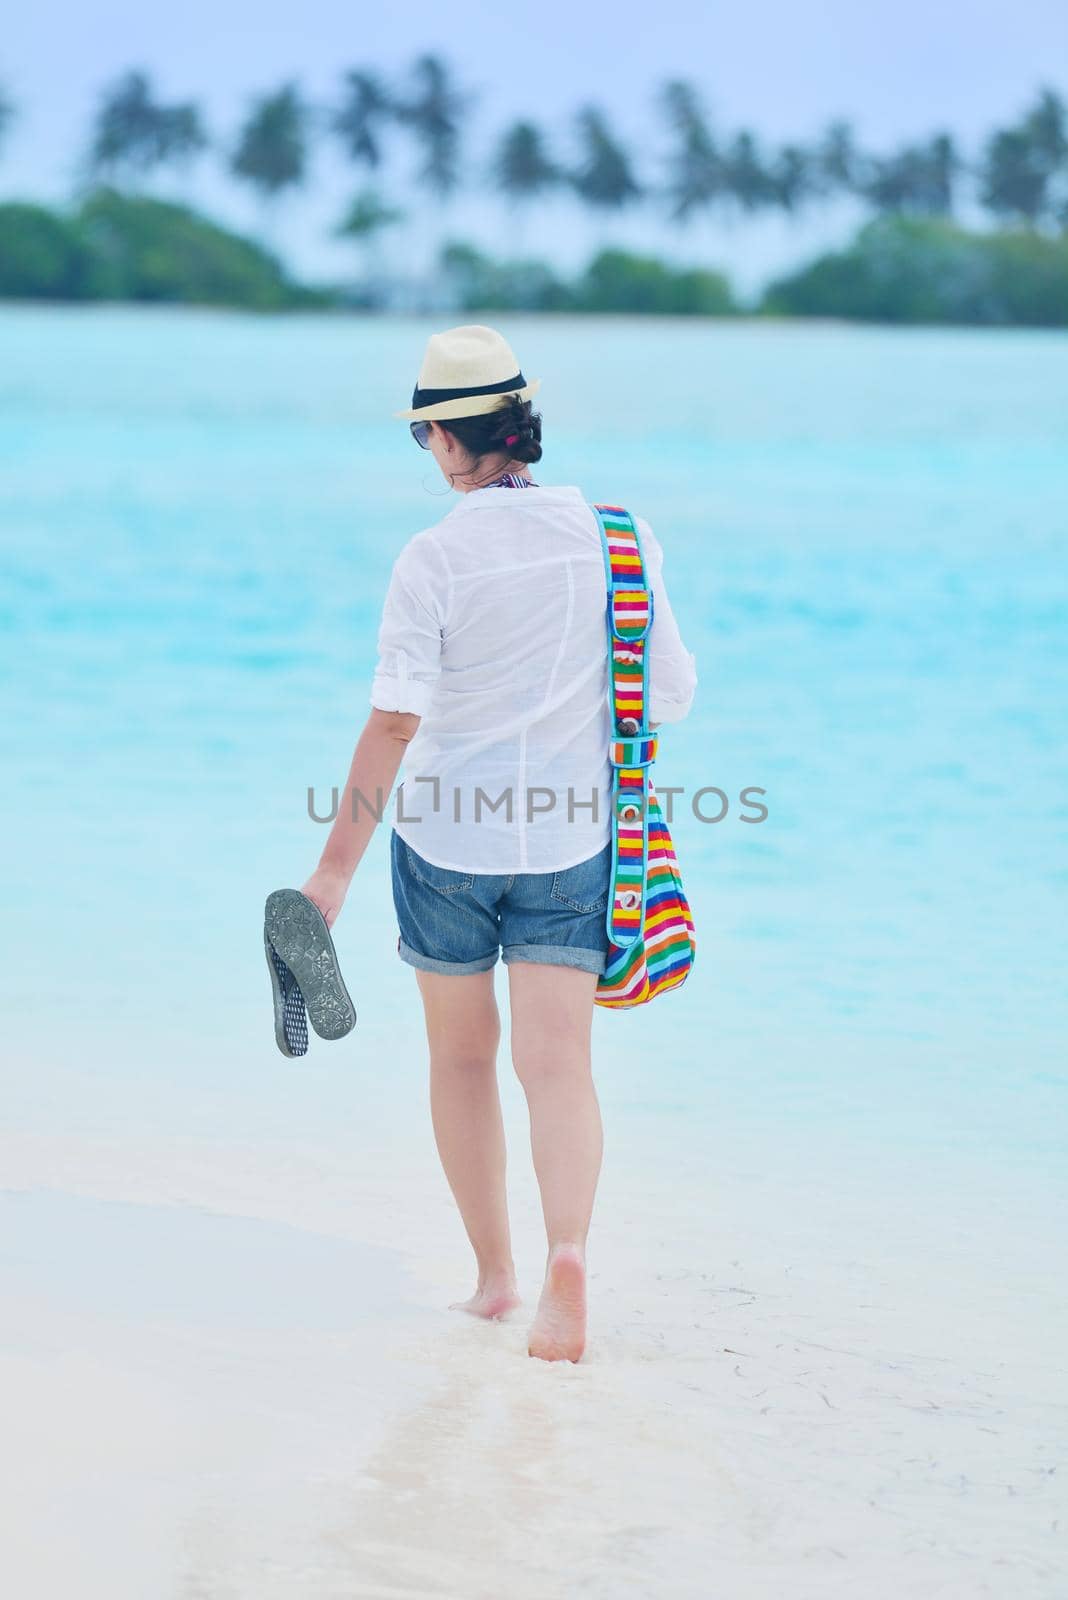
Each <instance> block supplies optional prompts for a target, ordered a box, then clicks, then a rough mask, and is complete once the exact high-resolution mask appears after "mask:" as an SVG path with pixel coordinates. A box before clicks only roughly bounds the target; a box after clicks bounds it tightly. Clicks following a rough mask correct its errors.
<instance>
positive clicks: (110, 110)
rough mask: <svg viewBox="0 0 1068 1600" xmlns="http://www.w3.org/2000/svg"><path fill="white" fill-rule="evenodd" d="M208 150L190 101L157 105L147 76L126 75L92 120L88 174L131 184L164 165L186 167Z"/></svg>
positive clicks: (115, 85) (102, 101)
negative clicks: (118, 178)
mask: <svg viewBox="0 0 1068 1600" xmlns="http://www.w3.org/2000/svg"><path fill="white" fill-rule="evenodd" d="M206 144H207V135H206V134H205V132H204V128H203V124H202V122H201V118H200V112H199V110H198V109H197V107H196V106H195V105H194V104H193V102H192V101H186V102H184V103H181V104H178V105H172V106H165V105H161V104H160V103H159V102H158V101H156V99H155V98H154V96H153V92H152V84H151V81H150V79H149V77H148V74H147V73H145V72H139V71H132V72H127V73H126V74H125V75H124V76H123V77H121V78H120V79H119V80H118V81H117V82H116V83H114V84H113V85H112V86H111V88H110V89H108V90H106V91H105V93H104V95H103V98H102V100H101V103H100V107H99V109H98V111H97V114H96V120H95V123H94V128H93V139H92V144H91V146H90V151H89V168H90V171H91V172H92V173H93V174H95V175H97V176H107V177H110V178H114V177H116V176H117V175H119V174H122V173H125V175H126V177H127V178H128V179H129V178H131V177H133V176H135V175H137V174H140V175H142V176H144V175H146V174H147V173H149V172H150V171H152V169H153V168H155V167H159V166H164V165H167V164H168V163H176V164H182V163H184V162H188V161H189V160H190V159H191V158H192V157H193V156H194V155H196V154H197V153H198V151H200V150H202V149H203V148H204V146H205V145H206Z"/></svg>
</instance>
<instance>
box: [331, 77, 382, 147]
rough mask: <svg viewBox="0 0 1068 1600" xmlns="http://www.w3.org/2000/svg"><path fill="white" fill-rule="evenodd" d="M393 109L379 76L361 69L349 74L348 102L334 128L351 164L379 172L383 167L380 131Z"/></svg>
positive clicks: (337, 115)
mask: <svg viewBox="0 0 1068 1600" xmlns="http://www.w3.org/2000/svg"><path fill="white" fill-rule="evenodd" d="M393 109H394V108H393V100H392V97H391V95H390V94H389V91H388V90H387V89H386V87H385V85H384V84H383V82H382V79H381V78H380V77H379V75H378V74H377V73H376V72H367V71H364V70H359V69H357V70H354V71H352V72H348V73H346V74H345V90H344V98H343V100H342V102H341V104H340V106H339V107H338V108H337V110H336V111H335V112H334V114H333V117H332V119H331V127H332V129H333V131H334V133H336V134H337V136H338V138H339V139H340V140H341V141H342V143H343V144H344V146H345V150H346V153H347V154H348V157H349V159H350V161H353V162H355V163H357V164H358V165H359V164H362V165H364V166H367V167H372V168H375V169H377V168H378V167H379V166H380V165H381V163H382V143H381V137H380V133H379V129H380V128H381V125H382V123H383V122H385V121H386V120H387V119H388V118H389V117H390V116H392V114H393Z"/></svg>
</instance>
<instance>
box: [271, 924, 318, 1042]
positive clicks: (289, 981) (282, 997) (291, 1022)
mask: <svg viewBox="0 0 1068 1600" xmlns="http://www.w3.org/2000/svg"><path fill="white" fill-rule="evenodd" d="M263 948H264V950H265V951H266V954H267V970H268V971H269V972H270V974H271V993H272V995H273V996H274V1037H275V1042H276V1043H277V1045H278V1048H279V1050H281V1052H282V1054H283V1055H284V1056H306V1055H307V1054H308V1013H307V1011H306V1010H305V1008H304V996H303V995H302V994H301V992H300V986H299V984H298V983H297V980H296V978H294V976H293V974H292V973H291V972H290V970H289V968H288V967H287V966H286V964H285V962H284V961H283V960H282V958H281V956H280V955H278V954H276V952H275V950H274V949H273V948H272V945H271V941H270V939H268V937H267V930H266V928H264V930H263Z"/></svg>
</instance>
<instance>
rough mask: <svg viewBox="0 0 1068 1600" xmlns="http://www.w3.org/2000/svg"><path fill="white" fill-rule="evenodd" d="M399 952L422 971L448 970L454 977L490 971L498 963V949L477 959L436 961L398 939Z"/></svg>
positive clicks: (410, 964)
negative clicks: (467, 973)
mask: <svg viewBox="0 0 1068 1600" xmlns="http://www.w3.org/2000/svg"><path fill="white" fill-rule="evenodd" d="M397 954H398V955H399V956H400V958H401V960H402V961H407V963H408V965H409V966H410V967H418V968H419V970H420V972H448V973H451V974H452V976H453V977H463V975H464V973H466V972H488V971H489V969H490V967H492V966H495V965H496V963H497V951H496V950H493V951H491V952H490V954H489V955H486V956H479V958H478V960H477V961H436V960H435V959H434V957H433V956H423V955H420V954H419V951H418V950H413V949H412V947H411V945H410V944H405V942H404V940H403V939H398V940H397Z"/></svg>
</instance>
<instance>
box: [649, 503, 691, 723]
mask: <svg viewBox="0 0 1068 1600" xmlns="http://www.w3.org/2000/svg"><path fill="white" fill-rule="evenodd" d="M636 521H637V526H638V534H639V537H640V539H641V543H642V552H643V554H644V556H645V565H646V573H647V577H648V581H649V586H650V588H651V589H652V591H653V626H652V630H651V632H650V636H649V707H648V710H647V713H646V715H647V718H648V720H649V721H650V722H681V721H682V719H683V717H685V715H686V714H687V712H688V711H689V709H690V707H691V706H692V705H693V699H694V694H695V692H696V689H697V659H696V657H695V656H694V654H693V652H692V651H691V650H687V648H686V646H685V645H684V644H683V642H682V637H681V635H680V633H679V625H678V623H677V622H676V620H675V614H674V612H673V611H672V609H671V601H670V600H669V599H668V592H667V589H666V587H665V585H664V573H663V566H664V552H663V550H662V549H661V547H660V544H659V541H658V540H657V538H656V535H655V534H654V533H653V530H652V528H651V527H650V526H649V524H648V523H647V522H646V521H644V519H643V518H641V517H639V518H637V519H636Z"/></svg>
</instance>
